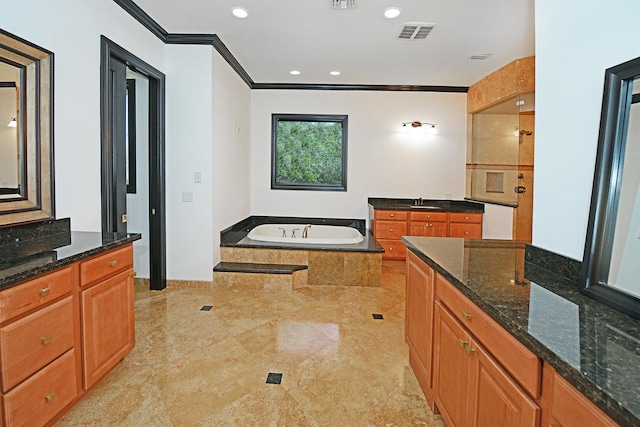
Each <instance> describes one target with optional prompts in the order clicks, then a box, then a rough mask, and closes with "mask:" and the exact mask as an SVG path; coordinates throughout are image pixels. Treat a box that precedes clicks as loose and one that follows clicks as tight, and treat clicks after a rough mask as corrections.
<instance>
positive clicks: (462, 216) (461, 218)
mask: <svg viewBox="0 0 640 427" xmlns="http://www.w3.org/2000/svg"><path fill="white" fill-rule="evenodd" d="M449 221H450V222H462V223H469V222H470V223H474V224H482V214H481V213H463V212H455V213H454V212H451V213H450V214H449Z"/></svg>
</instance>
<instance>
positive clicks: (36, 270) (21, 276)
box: [0, 233, 141, 291]
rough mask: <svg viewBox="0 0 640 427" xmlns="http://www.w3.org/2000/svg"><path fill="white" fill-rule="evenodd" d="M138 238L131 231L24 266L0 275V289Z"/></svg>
mask: <svg viewBox="0 0 640 427" xmlns="http://www.w3.org/2000/svg"><path fill="white" fill-rule="evenodd" d="M98 234H100V233H98ZM140 238H141V235H140V234H137V233H132V234H129V235H127V236H126V237H122V238H118V239H116V240H114V241H112V242H108V243H104V242H103V243H102V245H100V246H96V247H94V248H91V249H87V250H84V251H82V252H78V253H76V254H73V255H69V256H66V257H64V258H62V259H58V260H55V261H50V262H47V263H46V264H43V265H38V266H35V267H32V268H26V269H25V270H23V271H19V272H16V273H15V274H10V275H7V276H4V277H1V278H0V291H2V290H5V289H7V288H11V287H13V286H15V285H19V284H20V283H22V282H24V281H26V280H29V279H32V278H34V277H37V276H40V275H42V274H45V273H49V272H51V271H53V270H57V269H59V268H62V267H66V266H68V265H70V264H73V263H75V262H78V261H82V260H84V259H88V258H91V257H93V256H95V255H99V254H101V253H103V252H108V251H110V250H112V249H116V248H118V247H121V246H124V245H127V244H129V243H133V242H134V241H136V240H139V239H140Z"/></svg>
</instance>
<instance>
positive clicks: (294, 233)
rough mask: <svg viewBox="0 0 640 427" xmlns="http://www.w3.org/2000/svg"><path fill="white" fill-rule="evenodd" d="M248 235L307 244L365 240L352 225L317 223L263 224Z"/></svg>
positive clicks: (260, 238) (269, 240) (261, 240)
mask: <svg viewBox="0 0 640 427" xmlns="http://www.w3.org/2000/svg"><path fill="white" fill-rule="evenodd" d="M247 237H248V238H249V239H251V240H257V241H260V242H274V243H293V244H296V243H301V244H307V245H313V244H318V245H352V244H357V243H360V242H362V241H363V240H364V237H363V236H362V234H360V232H359V231H358V230H356V229H355V228H352V227H344V226H340V225H315V224H262V225H258V226H257V227H255V228H253V229H252V230H251V231H250V232H249V234H247Z"/></svg>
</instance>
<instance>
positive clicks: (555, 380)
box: [542, 364, 618, 427]
mask: <svg viewBox="0 0 640 427" xmlns="http://www.w3.org/2000/svg"><path fill="white" fill-rule="evenodd" d="M543 384H544V385H543V393H542V394H543V402H545V405H546V407H545V412H544V413H543V417H542V427H582V426H589V427H616V426H618V424H617V423H616V422H615V421H613V420H612V419H611V418H610V417H609V416H608V415H607V414H605V413H604V412H603V411H602V409H600V408H598V407H597V406H596V405H595V404H594V403H593V402H591V401H590V400H589V399H587V398H586V397H585V396H584V395H583V394H582V393H580V392H579V391H578V390H577V389H576V388H575V387H573V386H572V385H571V384H569V383H568V382H567V381H566V380H565V379H564V378H562V377H561V376H560V375H558V374H557V373H556V371H555V370H554V369H553V368H552V367H551V366H550V365H548V364H545V366H544V374H543Z"/></svg>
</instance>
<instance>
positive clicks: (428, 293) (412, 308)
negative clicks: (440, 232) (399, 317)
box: [405, 251, 435, 406]
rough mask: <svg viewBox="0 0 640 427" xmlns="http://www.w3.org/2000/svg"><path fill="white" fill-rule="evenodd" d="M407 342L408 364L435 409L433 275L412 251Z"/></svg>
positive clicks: (409, 274) (410, 257)
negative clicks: (433, 381) (432, 360)
mask: <svg viewBox="0 0 640 427" xmlns="http://www.w3.org/2000/svg"><path fill="white" fill-rule="evenodd" d="M406 268H407V276H406V277H407V287H406V313H405V341H406V342H407V345H408V346H409V363H410V364H411V367H412V368H413V371H414V372H415V374H416V377H417V379H418V382H419V383H420V387H421V388H422V390H423V391H424V394H425V396H426V398H427V401H428V402H429V404H430V405H432V406H433V398H434V392H433V383H432V380H433V378H432V369H431V367H432V362H431V359H432V354H433V352H432V343H433V339H432V338H433V299H434V292H435V285H434V275H435V273H434V271H433V270H432V269H431V268H429V267H428V266H427V265H426V264H425V263H424V262H422V261H421V260H420V259H419V258H418V257H417V256H416V255H414V254H413V253H412V252H411V251H409V252H407V265H406Z"/></svg>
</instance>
